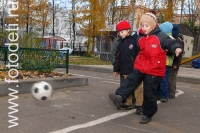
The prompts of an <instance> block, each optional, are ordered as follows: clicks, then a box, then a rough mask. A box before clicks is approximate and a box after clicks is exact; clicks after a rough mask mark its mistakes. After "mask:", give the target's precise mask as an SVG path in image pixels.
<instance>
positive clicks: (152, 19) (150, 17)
mask: <svg viewBox="0 0 200 133" xmlns="http://www.w3.org/2000/svg"><path fill="white" fill-rule="evenodd" d="M142 22H145V23H148V24H149V25H150V26H151V29H154V28H155V27H156V24H157V18H156V15H155V14H154V13H152V12H147V13H145V14H143V15H142V17H141V18H140V25H141V24H142Z"/></svg>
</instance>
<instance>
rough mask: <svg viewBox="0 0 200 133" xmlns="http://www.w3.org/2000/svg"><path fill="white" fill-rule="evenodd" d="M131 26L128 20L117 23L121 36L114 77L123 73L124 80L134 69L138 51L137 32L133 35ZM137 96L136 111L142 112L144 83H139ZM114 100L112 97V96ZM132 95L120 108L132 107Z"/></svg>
mask: <svg viewBox="0 0 200 133" xmlns="http://www.w3.org/2000/svg"><path fill="white" fill-rule="evenodd" d="M130 29H131V26H130V24H129V22H127V21H120V22H119V23H118V24H117V25H116V30H117V32H118V34H119V36H120V38H119V39H118V42H119V44H118V46H117V50H116V54H115V57H116V58H115V62H114V64H113V66H114V67H113V69H114V74H113V76H114V77H117V75H118V73H119V72H120V74H121V75H122V80H121V81H123V80H124V79H125V78H126V77H127V76H128V75H129V74H130V73H131V72H132V71H133V67H134V62H135V59H136V56H137V53H138V47H137V34H134V35H133V34H132V35H131V30H130ZM135 97H136V108H137V110H136V113H137V114H142V102H143V88H142V84H140V85H139V87H138V89H136V91H135ZM111 100H112V98H111ZM132 108H133V104H132V95H131V96H129V98H128V99H127V100H126V102H125V103H124V104H123V106H121V107H120V108H118V109H132Z"/></svg>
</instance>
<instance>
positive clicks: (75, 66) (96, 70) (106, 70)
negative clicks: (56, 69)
mask: <svg viewBox="0 0 200 133" xmlns="http://www.w3.org/2000/svg"><path fill="white" fill-rule="evenodd" d="M69 69H75V70H84V71H92V72H103V73H113V70H112V69H109V68H103V67H88V66H78V65H69Z"/></svg>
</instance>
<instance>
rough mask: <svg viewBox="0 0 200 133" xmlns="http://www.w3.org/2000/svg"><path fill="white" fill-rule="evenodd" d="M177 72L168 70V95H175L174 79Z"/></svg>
mask: <svg viewBox="0 0 200 133" xmlns="http://www.w3.org/2000/svg"><path fill="white" fill-rule="evenodd" d="M177 73H178V70H173V69H170V71H169V95H171V96H175V95H176V79H177Z"/></svg>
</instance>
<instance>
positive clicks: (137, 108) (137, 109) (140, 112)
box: [135, 107, 143, 115]
mask: <svg viewBox="0 0 200 133" xmlns="http://www.w3.org/2000/svg"><path fill="white" fill-rule="evenodd" d="M135 113H136V114H137V115H142V114H143V109H142V108H141V107H136V111H135Z"/></svg>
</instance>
